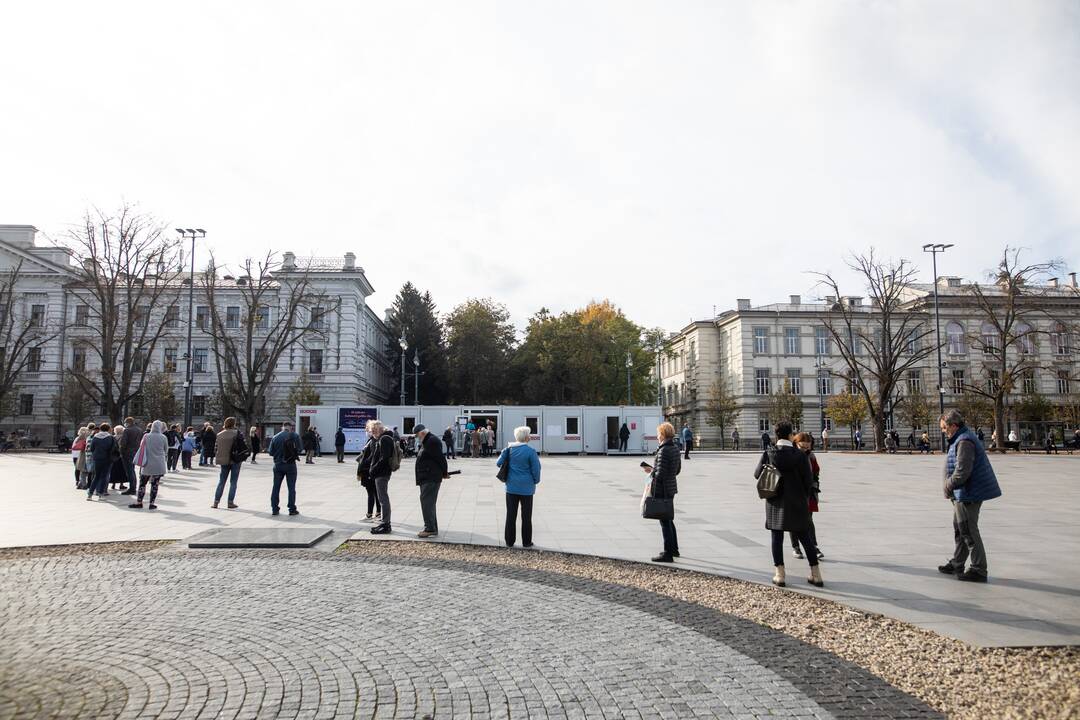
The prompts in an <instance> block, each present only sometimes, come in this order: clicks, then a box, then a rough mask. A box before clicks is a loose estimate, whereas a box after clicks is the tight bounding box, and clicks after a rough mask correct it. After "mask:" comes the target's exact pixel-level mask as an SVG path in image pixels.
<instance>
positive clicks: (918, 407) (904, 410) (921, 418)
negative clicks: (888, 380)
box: [894, 390, 934, 430]
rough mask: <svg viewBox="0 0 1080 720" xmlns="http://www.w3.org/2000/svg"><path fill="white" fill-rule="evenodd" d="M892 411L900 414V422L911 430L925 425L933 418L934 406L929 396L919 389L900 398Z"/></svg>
mask: <svg viewBox="0 0 1080 720" xmlns="http://www.w3.org/2000/svg"><path fill="white" fill-rule="evenodd" d="M894 411H895V412H896V413H897V415H899V416H900V422H901V423H903V424H904V425H906V426H908V427H910V428H911V429H912V430H915V429H918V428H925V427H927V426H928V425H929V424H930V422H931V421H932V420H933V419H934V408H933V407H932V406H931V405H930V398H928V397H927V396H926V394H925V393H923V392H922V391H921V390H920V391H919V392H915V393H910V394H908V395H905V396H904V397H902V398H900V400H899V402H897V403H896V405H895V407H894Z"/></svg>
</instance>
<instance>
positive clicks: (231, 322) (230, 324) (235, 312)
mask: <svg viewBox="0 0 1080 720" xmlns="http://www.w3.org/2000/svg"><path fill="white" fill-rule="evenodd" d="M225 327H227V328H230V329H232V330H235V329H236V328H238V327H240V308H239V307H237V306H235V305H234V306H232V307H227V308H225Z"/></svg>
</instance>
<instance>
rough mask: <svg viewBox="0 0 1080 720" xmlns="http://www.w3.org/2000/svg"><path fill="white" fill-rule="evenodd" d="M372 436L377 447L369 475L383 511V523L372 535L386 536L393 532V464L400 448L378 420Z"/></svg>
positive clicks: (374, 425)
mask: <svg viewBox="0 0 1080 720" xmlns="http://www.w3.org/2000/svg"><path fill="white" fill-rule="evenodd" d="M371 435H372V437H374V438H375V446H374V448H373V449H372V452H371V467H370V470H369V473H370V475H371V479H372V481H373V482H374V483H375V492H376V493H378V496H379V507H380V508H381V511H382V522H380V523H379V524H378V525H376V526H375V527H373V528H371V534H372V535H385V534H388V533H390V532H391V526H390V475H391V474H392V473H393V472H394V469H393V466H392V463H393V462H394V453H395V452H398V451H397V450H395V447H400V446H398V444H397V441H396V440H395V439H394V435H393V433H391V432H390V431H389V430H387V429H386V428H385V427H384V426H383V424H382V423H381V422H379V421H378V420H376V421H375V422H374V423H373V424H372V426H371Z"/></svg>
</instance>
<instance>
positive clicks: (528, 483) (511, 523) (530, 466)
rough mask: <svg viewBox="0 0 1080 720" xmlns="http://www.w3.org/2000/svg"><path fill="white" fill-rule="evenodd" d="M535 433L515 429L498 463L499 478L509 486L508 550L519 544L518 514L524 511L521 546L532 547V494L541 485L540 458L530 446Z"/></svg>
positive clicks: (527, 429)
mask: <svg viewBox="0 0 1080 720" xmlns="http://www.w3.org/2000/svg"><path fill="white" fill-rule="evenodd" d="M531 434H532V430H530V429H529V428H528V427H527V426H525V425H523V426H521V427H518V428H514V442H512V443H510V444H508V445H507V446H506V448H505V449H503V451H502V452H501V453H499V459H498V460H496V461H495V464H496V465H497V466H498V468H499V472H498V473H497V474H496V477H497V478H499V480H501V481H502V482H503V483H505V485H506V526H505V527H504V529H503V535H504V538H503V539H505V540H506V547H514V543H515V542H517V515H518V507H520V508H521V546H522V547H527V548H528V547H532V546H533V539H532V510H533V495H535V494H536V486H537V485H538V484H539V483H540V456H538V455H537V454H536V450H534V449H533V448H532V446H531V445H529V436H530V435H531Z"/></svg>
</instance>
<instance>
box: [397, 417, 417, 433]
mask: <svg viewBox="0 0 1080 720" xmlns="http://www.w3.org/2000/svg"><path fill="white" fill-rule="evenodd" d="M415 427H416V418H414V417H405V418H401V432H402V433H403V434H405V435H412V434H413V428H415Z"/></svg>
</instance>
